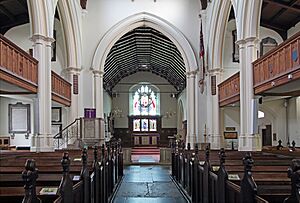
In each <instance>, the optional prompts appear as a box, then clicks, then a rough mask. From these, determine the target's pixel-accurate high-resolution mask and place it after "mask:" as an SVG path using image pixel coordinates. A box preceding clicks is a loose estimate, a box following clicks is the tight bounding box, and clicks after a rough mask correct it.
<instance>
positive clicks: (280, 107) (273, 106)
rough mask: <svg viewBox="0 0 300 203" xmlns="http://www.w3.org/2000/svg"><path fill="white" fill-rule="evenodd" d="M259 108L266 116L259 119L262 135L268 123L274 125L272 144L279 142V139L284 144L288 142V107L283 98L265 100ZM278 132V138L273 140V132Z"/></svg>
mask: <svg viewBox="0 0 300 203" xmlns="http://www.w3.org/2000/svg"><path fill="white" fill-rule="evenodd" d="M259 110H260V111H262V112H264V113H265V117H264V118H260V119H258V129H259V134H260V135H262V129H263V128H264V127H265V126H266V125H272V145H273V146H275V145H277V144H278V140H280V139H281V140H282V142H283V145H285V144H286V143H287V140H286V122H285V121H286V119H285V118H286V108H285V106H284V100H283V99H277V100H274V101H263V104H261V105H259ZM274 133H276V137H277V140H276V141H273V134H274Z"/></svg>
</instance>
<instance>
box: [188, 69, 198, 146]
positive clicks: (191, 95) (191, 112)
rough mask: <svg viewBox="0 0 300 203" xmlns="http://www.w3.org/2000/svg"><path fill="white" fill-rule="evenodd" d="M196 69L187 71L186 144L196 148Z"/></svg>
mask: <svg viewBox="0 0 300 203" xmlns="http://www.w3.org/2000/svg"><path fill="white" fill-rule="evenodd" d="M196 73H197V72H196V71H190V72H187V73H186V74H187V77H186V78H187V87H186V89H187V139H186V144H187V143H190V145H191V148H194V144H195V142H196V133H195V132H196V131H195V122H196V121H195V78H196Z"/></svg>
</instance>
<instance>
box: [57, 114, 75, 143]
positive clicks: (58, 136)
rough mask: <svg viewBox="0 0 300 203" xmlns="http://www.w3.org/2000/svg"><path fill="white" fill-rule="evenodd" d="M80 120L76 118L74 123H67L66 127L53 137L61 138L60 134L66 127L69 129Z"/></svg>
mask: <svg viewBox="0 0 300 203" xmlns="http://www.w3.org/2000/svg"><path fill="white" fill-rule="evenodd" d="M78 120H80V118H76V119H75V120H74V121H73V122H72V123H70V124H69V125H67V126H66V127H64V129H62V130H61V131H60V132H58V133H57V134H56V135H54V137H53V139H59V138H61V137H60V135H61V134H62V132H63V131H65V130H66V129H68V128H69V127H70V126H72V125H73V124H74V123H76V122H77V121H78Z"/></svg>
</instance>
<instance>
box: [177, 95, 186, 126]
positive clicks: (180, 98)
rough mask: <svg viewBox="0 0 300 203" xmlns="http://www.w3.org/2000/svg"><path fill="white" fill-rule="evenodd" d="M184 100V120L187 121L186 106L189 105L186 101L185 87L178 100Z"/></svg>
mask: <svg viewBox="0 0 300 203" xmlns="http://www.w3.org/2000/svg"><path fill="white" fill-rule="evenodd" d="M180 100H181V101H182V107H183V120H184V121H185V120H186V119H187V115H186V113H187V109H186V106H187V103H186V89H184V90H183V91H182V92H181V93H180V95H179V96H178V102H179V101H180Z"/></svg>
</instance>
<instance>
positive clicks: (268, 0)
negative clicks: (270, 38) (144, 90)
mask: <svg viewBox="0 0 300 203" xmlns="http://www.w3.org/2000/svg"><path fill="white" fill-rule="evenodd" d="M299 21H300V0H263V5H262V12H261V21H260V25H261V26H264V27H267V28H270V29H272V30H275V31H276V32H278V33H279V34H280V35H281V37H282V38H283V39H284V40H285V39H287V31H288V30H289V29H290V28H291V27H293V26H295V25H296V24H297V23H298V22H299Z"/></svg>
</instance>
